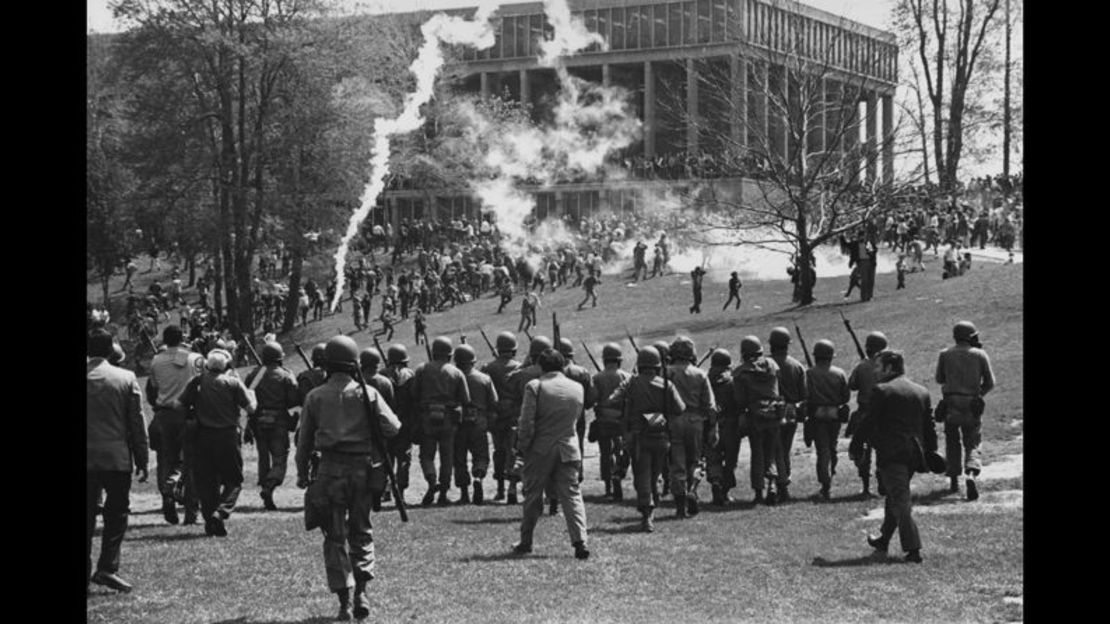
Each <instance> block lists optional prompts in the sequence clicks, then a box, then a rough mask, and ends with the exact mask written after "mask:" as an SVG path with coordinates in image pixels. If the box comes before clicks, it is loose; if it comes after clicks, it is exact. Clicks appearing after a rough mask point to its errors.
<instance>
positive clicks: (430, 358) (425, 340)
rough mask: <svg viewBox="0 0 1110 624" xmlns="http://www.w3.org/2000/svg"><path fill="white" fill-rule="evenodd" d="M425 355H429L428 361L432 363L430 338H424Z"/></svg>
mask: <svg viewBox="0 0 1110 624" xmlns="http://www.w3.org/2000/svg"><path fill="white" fill-rule="evenodd" d="M424 353H426V354H428V361H429V362H431V361H432V348H431V347H429V346H428V337H427V336H424Z"/></svg>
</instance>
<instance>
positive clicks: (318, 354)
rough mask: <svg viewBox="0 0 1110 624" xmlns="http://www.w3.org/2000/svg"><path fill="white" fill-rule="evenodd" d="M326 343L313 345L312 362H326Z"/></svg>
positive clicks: (318, 363) (319, 363)
mask: <svg viewBox="0 0 1110 624" xmlns="http://www.w3.org/2000/svg"><path fill="white" fill-rule="evenodd" d="M324 346H325V345H324V343H322V342H318V343H316V346H314V347H312V363H313V364H315V365H316V366H320V365H321V364H323V363H324Z"/></svg>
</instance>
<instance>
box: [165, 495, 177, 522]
mask: <svg viewBox="0 0 1110 624" xmlns="http://www.w3.org/2000/svg"><path fill="white" fill-rule="evenodd" d="M162 517H163V518H165V519H166V522H169V523H170V524H177V523H178V522H179V520H178V518H177V503H176V502H174V500H173V497H172V496H163V497H162Z"/></svg>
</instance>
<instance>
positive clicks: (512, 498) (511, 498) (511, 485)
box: [505, 481, 517, 505]
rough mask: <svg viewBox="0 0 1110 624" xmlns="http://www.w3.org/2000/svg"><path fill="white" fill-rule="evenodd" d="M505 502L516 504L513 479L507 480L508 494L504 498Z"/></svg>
mask: <svg viewBox="0 0 1110 624" xmlns="http://www.w3.org/2000/svg"><path fill="white" fill-rule="evenodd" d="M505 502H506V504H509V505H516V504H517V499H516V482H514V481H509V495H508V497H507V498H506V500H505Z"/></svg>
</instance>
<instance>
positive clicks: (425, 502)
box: [420, 485, 436, 507]
mask: <svg viewBox="0 0 1110 624" xmlns="http://www.w3.org/2000/svg"><path fill="white" fill-rule="evenodd" d="M435 499H436V486H434V485H433V486H429V487H428V492H427V493H426V494H424V498H422V499H420V506H421V507H431V506H432V503H433V502H435Z"/></svg>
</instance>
